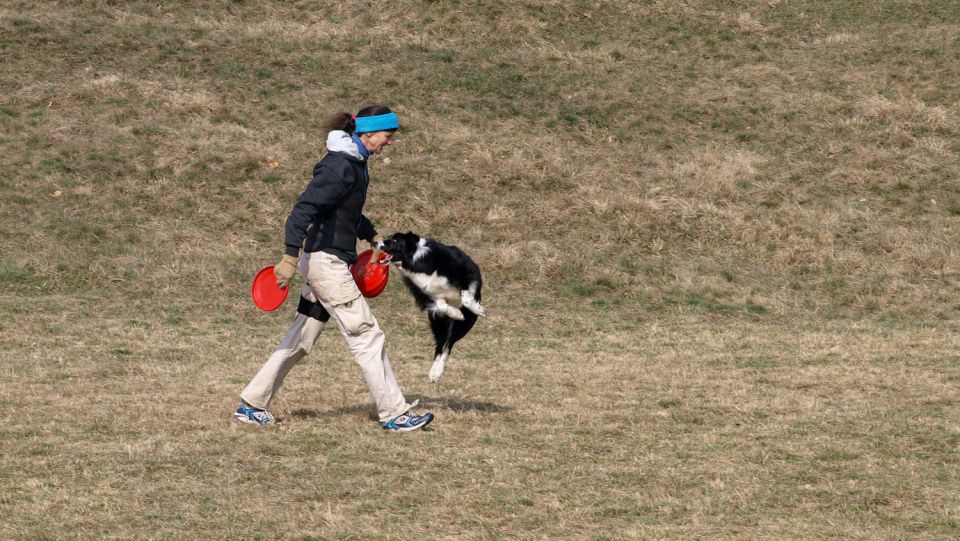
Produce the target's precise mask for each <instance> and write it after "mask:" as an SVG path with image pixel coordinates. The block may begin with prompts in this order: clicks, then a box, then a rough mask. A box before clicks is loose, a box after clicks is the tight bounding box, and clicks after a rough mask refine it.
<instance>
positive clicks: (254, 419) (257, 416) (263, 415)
mask: <svg viewBox="0 0 960 541" xmlns="http://www.w3.org/2000/svg"><path fill="white" fill-rule="evenodd" d="M233 418H234V419H235V420H237V421H240V422H241V423H249V424H254V425H260V426H267V425H273V424H276V422H277V421H276V420H275V419H274V418H273V414H272V413H270V412H269V411H267V410H263V409H260V408H255V407H253V406H251V405H250V404H247V403H246V402H240V406H238V407H237V412H236V413H234V414H233Z"/></svg>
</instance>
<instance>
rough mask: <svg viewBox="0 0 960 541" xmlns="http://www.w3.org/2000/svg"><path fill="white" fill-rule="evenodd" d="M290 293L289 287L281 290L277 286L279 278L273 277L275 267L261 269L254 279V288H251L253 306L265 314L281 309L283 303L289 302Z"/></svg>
mask: <svg viewBox="0 0 960 541" xmlns="http://www.w3.org/2000/svg"><path fill="white" fill-rule="evenodd" d="M289 292H290V287H289V286H288V287H284V288H281V287H280V286H278V285H277V277H276V276H274V275H273V265H270V266H269V267H264V268H262V269H260V272H258V273H257V276H256V277H255V278H254V279H253V287H251V288H250V293H251V294H253V304H256V305H257V308H259V309H261V310H263V311H265V312H270V311H272V310H276V309H277V308H279V307H280V305H281V304H283V301H285V300H287V293H289Z"/></svg>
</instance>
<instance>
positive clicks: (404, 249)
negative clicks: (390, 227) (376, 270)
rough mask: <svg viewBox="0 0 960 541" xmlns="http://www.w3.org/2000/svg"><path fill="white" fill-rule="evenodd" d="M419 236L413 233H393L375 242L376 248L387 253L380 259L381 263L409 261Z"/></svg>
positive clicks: (415, 249) (415, 248)
mask: <svg viewBox="0 0 960 541" xmlns="http://www.w3.org/2000/svg"><path fill="white" fill-rule="evenodd" d="M419 242H420V237H419V236H417V235H416V234H414V233H411V232H409V231H408V232H406V233H394V234H393V235H390V236H389V237H387V238H385V239H383V240H381V241H380V242H378V243H377V249H378V250H380V251H382V252H383V253H385V254H387V257H386V258H384V259H382V260H381V263H383V264H387V263H396V264H399V263H401V262H402V261H404V260H406V261H409V260H410V258H411V257H412V256H413V254H414V252H416V251H417V243H419Z"/></svg>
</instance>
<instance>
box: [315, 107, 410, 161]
mask: <svg viewBox="0 0 960 541" xmlns="http://www.w3.org/2000/svg"><path fill="white" fill-rule="evenodd" d="M324 127H325V128H326V131H327V132H328V133H329V132H331V131H333V130H342V131H345V132H347V133H351V134H355V135H357V136H359V137H360V141H361V142H362V143H363V146H365V147H366V148H367V150H369V151H370V152H372V153H374V154H380V153H381V152H382V151H383V149H384V148H386V147H387V146H389V145H391V144H393V134H394V133H395V132H396V131H397V128H399V127H400V124H399V121H398V119H397V115H396V114H394V113H393V111H391V110H390V108H389V107H387V106H386V105H368V106H366V107H364V108H363V109H360V110H359V111H358V112H357V114H355V115H352V114H350V113H336V114H335V115H333V116H332V117H330V119H329V120H328V121H327V122H326V124H325V125H324Z"/></svg>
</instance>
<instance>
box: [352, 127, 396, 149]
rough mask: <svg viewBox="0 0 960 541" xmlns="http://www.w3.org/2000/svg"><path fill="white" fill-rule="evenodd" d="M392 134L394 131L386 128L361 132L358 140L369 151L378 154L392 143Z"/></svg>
mask: <svg viewBox="0 0 960 541" xmlns="http://www.w3.org/2000/svg"><path fill="white" fill-rule="evenodd" d="M393 135H394V132H392V131H386V130H384V131H374V132H368V133H361V134H360V141H361V142H362V143H363V146H365V147H367V150H369V151H370V152H372V153H374V154H380V153H381V152H383V149H385V148H387V147H388V146H390V145H392V144H393Z"/></svg>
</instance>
